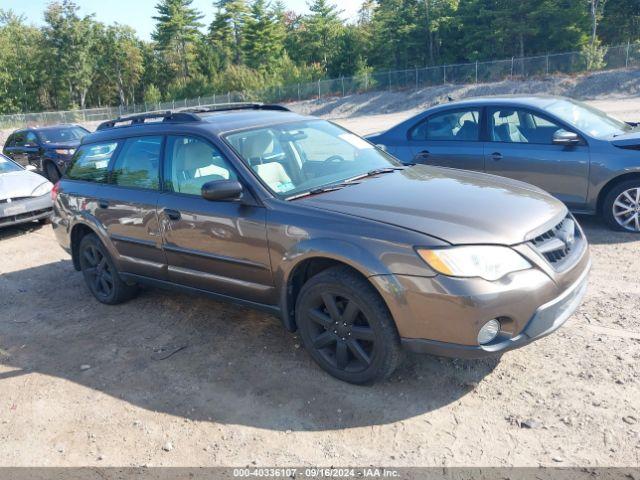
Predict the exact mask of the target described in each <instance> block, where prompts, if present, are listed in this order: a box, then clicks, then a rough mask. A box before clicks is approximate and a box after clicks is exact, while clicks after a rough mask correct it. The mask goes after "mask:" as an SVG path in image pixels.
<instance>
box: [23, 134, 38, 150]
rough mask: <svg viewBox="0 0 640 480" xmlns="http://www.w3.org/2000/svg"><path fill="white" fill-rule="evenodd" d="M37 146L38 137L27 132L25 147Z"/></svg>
mask: <svg viewBox="0 0 640 480" xmlns="http://www.w3.org/2000/svg"><path fill="white" fill-rule="evenodd" d="M37 144H38V137H37V136H36V134H35V133H33V132H27V135H26V136H25V145H26V146H29V147H33V146H35V145H37Z"/></svg>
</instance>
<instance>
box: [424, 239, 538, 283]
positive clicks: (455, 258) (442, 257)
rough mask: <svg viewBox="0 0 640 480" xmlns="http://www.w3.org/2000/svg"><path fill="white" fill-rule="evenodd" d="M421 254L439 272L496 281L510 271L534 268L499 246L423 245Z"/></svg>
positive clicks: (519, 256) (516, 254)
mask: <svg viewBox="0 0 640 480" xmlns="http://www.w3.org/2000/svg"><path fill="white" fill-rule="evenodd" d="M418 254H419V255H420V257H421V258H422V259H423V260H424V261H425V262H427V263H428V264H429V266H430V267H431V268H433V269H434V270H435V271H436V272H438V273H441V274H443V275H448V276H450V277H481V278H484V279H485V280H490V281H493V280H498V279H500V278H502V277H504V276H505V275H506V274H507V273H511V272H517V271H519V270H526V269H528V268H531V264H530V263H529V262H528V261H527V260H525V259H524V258H523V257H522V256H521V255H519V254H518V253H517V252H515V251H514V250H512V249H510V248H508V247H500V246H489V245H470V246H462V247H451V248H438V249H433V250H429V249H422V248H421V249H418Z"/></svg>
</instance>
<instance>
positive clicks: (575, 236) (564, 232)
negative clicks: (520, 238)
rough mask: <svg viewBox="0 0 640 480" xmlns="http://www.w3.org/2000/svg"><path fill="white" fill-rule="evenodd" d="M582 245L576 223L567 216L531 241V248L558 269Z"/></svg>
mask: <svg viewBox="0 0 640 480" xmlns="http://www.w3.org/2000/svg"><path fill="white" fill-rule="evenodd" d="M581 243H582V234H581V233H580V229H579V228H578V224H577V223H576V221H575V220H574V219H573V218H571V217H570V216H567V217H566V218H565V219H564V220H562V222H560V223H559V224H558V225H556V226H555V227H553V228H552V229H551V230H548V231H546V232H544V233H543V234H541V235H538V236H537V237H536V238H534V239H533V240H531V244H532V245H533V248H535V249H536V250H537V251H538V253H540V255H542V256H543V257H544V258H545V259H546V260H547V262H549V263H550V264H551V265H553V266H554V267H555V268H560V267H561V266H563V265H564V263H565V261H566V260H567V259H568V258H569V257H570V256H571V253H572V252H574V251H575V250H576V249H577V248H578V247H579V246H580V245H581Z"/></svg>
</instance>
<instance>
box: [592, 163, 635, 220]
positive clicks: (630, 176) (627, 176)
mask: <svg viewBox="0 0 640 480" xmlns="http://www.w3.org/2000/svg"><path fill="white" fill-rule="evenodd" d="M628 180H638V181H639V182H640V171H634V172H628V173H623V174H622V175H618V176H617V177H614V178H612V179H611V180H609V181H608V182H607V183H606V184H605V185H604V187H602V188H601V189H600V193H598V202H597V204H596V211H597V212H598V213H599V214H602V213H603V208H604V200H605V198H607V195H608V194H609V192H610V191H611V190H612V189H613V188H615V186H616V185H618V184H620V183H622V182H626V181H628Z"/></svg>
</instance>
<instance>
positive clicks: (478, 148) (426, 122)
mask: <svg viewBox="0 0 640 480" xmlns="http://www.w3.org/2000/svg"><path fill="white" fill-rule="evenodd" d="M480 120H481V109H479V108H476V107H469V108H456V109H449V110H444V111H440V112H436V113H434V114H433V115H430V116H429V117H427V118H426V119H423V120H422V121H421V122H420V123H418V124H417V125H415V126H414V127H413V128H412V129H410V130H409V132H408V138H409V145H410V148H411V150H412V153H413V161H414V162H415V163H423V164H427V165H438V166H442V167H451V168H460V169H464V170H477V171H483V170H484V150H483V144H482V142H481V140H480Z"/></svg>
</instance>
